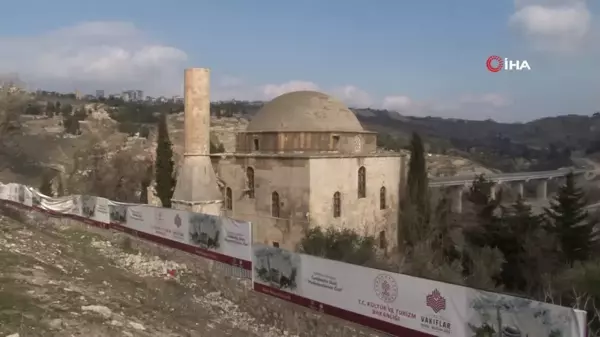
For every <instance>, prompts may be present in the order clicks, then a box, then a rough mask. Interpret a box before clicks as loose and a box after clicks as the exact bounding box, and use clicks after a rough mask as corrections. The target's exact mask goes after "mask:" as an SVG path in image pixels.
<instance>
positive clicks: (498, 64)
mask: <svg viewBox="0 0 600 337" xmlns="http://www.w3.org/2000/svg"><path fill="white" fill-rule="evenodd" d="M485 66H486V67H487V69H488V70H489V71H491V72H493V73H497V72H499V71H500V70H508V71H515V70H516V71H522V70H531V66H529V62H527V60H524V61H521V60H509V59H508V58H502V57H500V56H498V55H492V56H490V57H488V59H487V61H486V62H485Z"/></svg>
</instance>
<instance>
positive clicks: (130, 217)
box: [125, 205, 156, 234]
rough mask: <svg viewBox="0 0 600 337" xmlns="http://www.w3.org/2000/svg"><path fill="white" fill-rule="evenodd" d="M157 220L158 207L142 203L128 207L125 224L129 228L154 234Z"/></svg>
mask: <svg viewBox="0 0 600 337" xmlns="http://www.w3.org/2000/svg"><path fill="white" fill-rule="evenodd" d="M155 220H156V207H151V206H142V205H137V206H130V207H127V218H126V220H125V225H126V227H127V228H129V229H133V230H134V231H138V232H142V233H147V234H152V227H154V221H155Z"/></svg>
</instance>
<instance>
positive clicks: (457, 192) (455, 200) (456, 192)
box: [450, 186, 464, 214]
mask: <svg viewBox="0 0 600 337" xmlns="http://www.w3.org/2000/svg"><path fill="white" fill-rule="evenodd" d="M463 191H464V186H453V187H452V189H451V190H450V196H451V197H450V198H451V199H452V212H454V213H459V214H460V213H462V199H463Z"/></svg>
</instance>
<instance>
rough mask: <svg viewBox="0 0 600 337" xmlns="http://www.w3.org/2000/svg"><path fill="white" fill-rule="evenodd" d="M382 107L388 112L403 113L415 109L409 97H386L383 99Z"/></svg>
mask: <svg viewBox="0 0 600 337" xmlns="http://www.w3.org/2000/svg"><path fill="white" fill-rule="evenodd" d="M382 107H383V108H384V109H387V110H393V111H398V112H400V113H402V112H404V111H408V110H409V109H411V108H413V107H414V102H413V100H412V99H410V97H408V96H403V95H398V96H386V97H384V98H383V103H382Z"/></svg>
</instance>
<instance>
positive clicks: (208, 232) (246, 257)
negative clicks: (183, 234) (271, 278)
mask: <svg viewBox="0 0 600 337" xmlns="http://www.w3.org/2000/svg"><path fill="white" fill-rule="evenodd" d="M188 221H189V225H188V229H189V244H190V245H193V246H195V247H198V248H201V249H203V250H205V251H206V252H208V253H209V254H211V255H203V254H201V255H203V256H206V257H208V258H212V259H215V260H219V261H221V262H224V263H230V264H235V265H240V266H241V265H244V266H246V267H248V269H249V267H250V261H252V255H251V250H250V243H251V242H252V239H251V233H252V229H251V224H250V223H249V222H242V221H236V220H233V219H230V218H227V217H222V216H215V215H210V214H201V213H192V212H190V213H189V214H188ZM230 258H233V260H230ZM243 261H245V262H243Z"/></svg>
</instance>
